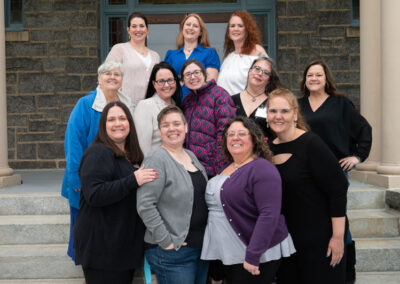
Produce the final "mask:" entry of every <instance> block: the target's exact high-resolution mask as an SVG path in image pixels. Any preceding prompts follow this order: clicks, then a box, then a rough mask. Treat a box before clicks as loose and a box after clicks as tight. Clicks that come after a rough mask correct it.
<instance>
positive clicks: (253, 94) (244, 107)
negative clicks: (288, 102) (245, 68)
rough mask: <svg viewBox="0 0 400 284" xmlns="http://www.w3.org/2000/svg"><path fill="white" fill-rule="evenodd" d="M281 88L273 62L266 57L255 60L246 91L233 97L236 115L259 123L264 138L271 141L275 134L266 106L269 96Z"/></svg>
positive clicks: (250, 70) (248, 77)
mask: <svg viewBox="0 0 400 284" xmlns="http://www.w3.org/2000/svg"><path fill="white" fill-rule="evenodd" d="M280 87H282V84H281V81H280V78H279V74H278V71H277V70H276V67H275V64H274V62H273V60H272V59H271V58H269V57H265V56H264V57H259V58H257V59H255V60H254V61H253V63H252V64H251V67H250V69H249V72H248V76H247V85H246V89H244V91H242V92H240V93H239V94H236V95H234V96H232V100H233V102H234V104H235V107H236V115H238V116H239V115H241V116H245V117H249V118H251V119H253V120H254V121H255V122H257V124H258V126H260V128H261V130H262V131H263V133H264V136H265V137H267V138H268V139H269V140H271V139H273V138H274V134H273V132H272V131H271V130H270V129H269V128H268V127H267V121H266V118H267V112H266V107H265V104H266V103H267V100H268V94H269V93H270V92H272V91H273V90H275V89H277V88H280Z"/></svg>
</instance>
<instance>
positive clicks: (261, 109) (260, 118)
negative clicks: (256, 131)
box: [232, 94, 275, 141]
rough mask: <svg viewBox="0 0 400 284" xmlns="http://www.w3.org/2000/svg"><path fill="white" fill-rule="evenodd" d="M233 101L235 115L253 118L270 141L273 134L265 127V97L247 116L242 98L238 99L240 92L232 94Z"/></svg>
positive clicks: (273, 136)
mask: <svg viewBox="0 0 400 284" xmlns="http://www.w3.org/2000/svg"><path fill="white" fill-rule="evenodd" d="M232 100H233V103H234V104H235V107H236V115H237V116H244V117H249V118H251V119H252V120H254V121H255V122H256V123H257V124H258V126H260V128H261V130H262V132H263V133H264V136H265V137H268V140H269V141H271V140H272V139H274V138H275V134H274V133H273V132H272V131H271V129H270V128H268V127H267V107H266V104H267V101H268V98H266V99H265V100H264V101H263V102H262V103H261V104H260V105H259V106H258V107H257V108H256V109H255V110H254V111H253V112H252V113H251V114H250V116H247V114H246V111H245V110H244V107H243V104H242V100H241V99H240V94H236V95H234V96H232Z"/></svg>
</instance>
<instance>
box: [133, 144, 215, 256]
mask: <svg viewBox="0 0 400 284" xmlns="http://www.w3.org/2000/svg"><path fill="white" fill-rule="evenodd" d="M185 151H186V152H187V153H188V154H189V156H190V157H191V158H192V163H193V165H194V166H195V167H196V168H198V169H199V170H201V172H202V173H203V175H204V177H205V178H206V179H207V174H206V172H205V170H204V168H203V166H202V165H201V164H200V162H199V161H198V160H197V158H196V156H195V155H194V154H193V153H192V152H191V151H189V150H185ZM143 164H144V165H145V167H146V168H153V169H155V170H156V172H157V173H158V178H156V179H155V180H154V181H152V182H149V183H146V184H144V185H142V186H141V187H140V188H139V190H138V191H137V210H138V212H139V215H140V217H141V218H142V220H143V222H144V224H145V225H146V233H145V236H144V240H145V241H146V242H147V243H150V244H157V245H159V246H161V247H162V248H166V247H168V246H169V245H170V244H171V243H174V247H175V249H176V250H178V249H179V248H180V247H181V246H182V243H183V242H184V241H185V239H186V236H187V234H188V232H189V225H190V218H191V216H192V208H193V190H194V189H193V184H192V179H191V177H190V175H189V173H188V172H187V171H186V169H185V168H184V167H183V165H182V164H180V163H178V162H177V161H176V160H175V159H174V158H173V157H172V156H171V155H170V154H169V153H168V151H167V150H165V149H164V148H162V147H158V148H156V149H155V150H154V151H152V152H150V153H149V154H148V156H147V157H146V158H145V160H144V161H143Z"/></svg>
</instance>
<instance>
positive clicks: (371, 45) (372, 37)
mask: <svg viewBox="0 0 400 284" xmlns="http://www.w3.org/2000/svg"><path fill="white" fill-rule="evenodd" d="M380 10H381V1H380V0H363V1H361V2H360V85H361V88H360V89H361V97H360V106H361V113H362V115H363V116H364V117H365V118H366V119H367V120H368V122H369V123H370V124H371V126H372V138H373V140H372V148H371V153H370V155H369V158H368V159H367V160H366V161H365V162H364V163H362V164H359V165H357V170H360V171H374V172H375V170H376V167H377V166H378V164H379V163H380V161H381V96H380V94H381V76H380V74H381V56H380V55H381V36H380V34H381V17H380V16H381V14H380Z"/></svg>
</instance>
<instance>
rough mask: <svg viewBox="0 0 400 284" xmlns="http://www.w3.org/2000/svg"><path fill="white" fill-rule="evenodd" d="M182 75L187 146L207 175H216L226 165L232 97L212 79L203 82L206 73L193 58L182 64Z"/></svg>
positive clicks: (232, 115) (231, 116)
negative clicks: (224, 135)
mask: <svg viewBox="0 0 400 284" xmlns="http://www.w3.org/2000/svg"><path fill="white" fill-rule="evenodd" d="M181 78H182V80H183V81H184V83H185V85H186V86H187V87H188V88H189V90H190V93H189V94H188V95H187V96H186V97H185V99H184V100H183V109H184V113H185V117H186V120H187V121H188V133H187V135H186V148H188V149H189V150H191V151H192V152H193V153H194V154H195V155H196V157H197V159H199V161H200V163H201V164H202V165H203V166H204V167H205V169H206V171H207V175H208V176H209V177H213V176H215V175H216V174H217V173H219V171H220V170H222V169H223V168H224V167H225V165H226V163H227V162H226V160H225V158H224V157H223V155H222V152H221V139H222V132H223V128H224V125H225V123H226V122H227V121H228V120H229V119H231V118H233V117H235V115H236V109H235V107H234V105H233V101H232V98H231V96H230V95H229V94H228V93H227V92H226V91H225V90H224V89H223V88H221V87H219V86H217V84H216V83H215V81H214V80H211V81H209V82H206V78H207V73H206V70H205V69H204V67H203V65H201V63H200V62H199V61H197V60H196V59H190V60H188V61H186V62H185V64H183V66H182V71H181Z"/></svg>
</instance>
